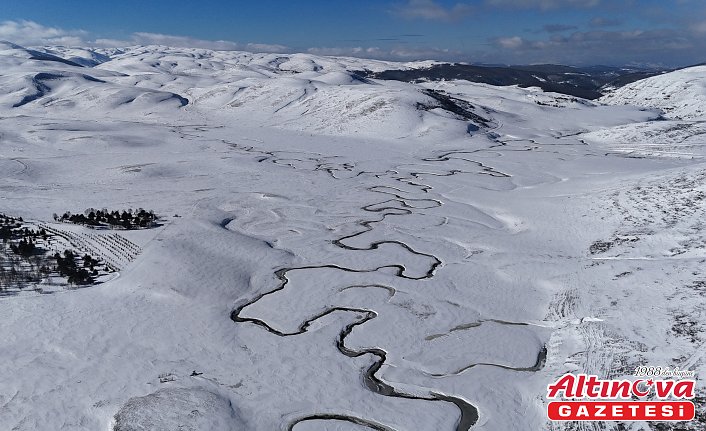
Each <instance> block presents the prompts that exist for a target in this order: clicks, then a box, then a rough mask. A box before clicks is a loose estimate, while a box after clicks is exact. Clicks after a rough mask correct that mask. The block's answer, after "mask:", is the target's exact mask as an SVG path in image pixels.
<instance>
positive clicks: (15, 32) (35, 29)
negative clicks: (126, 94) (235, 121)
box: [0, 21, 289, 52]
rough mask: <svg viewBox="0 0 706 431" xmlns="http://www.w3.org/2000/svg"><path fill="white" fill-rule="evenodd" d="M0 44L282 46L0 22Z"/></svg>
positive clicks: (258, 48)
mask: <svg viewBox="0 0 706 431" xmlns="http://www.w3.org/2000/svg"><path fill="white" fill-rule="evenodd" d="M0 40H7V41H9V42H13V43H16V44H18V45H23V46H41V45H45V46H51V45H64V46H98V47H105V48H119V47H125V46H130V45H167V46H174V47H181V48H204V49H213V50H225V51H233V50H243V51H257V52H285V51H288V49H289V48H287V47H286V46H284V45H273V44H264V43H245V44H243V43H238V42H231V41H227V40H203V39H196V38H192V37H187V36H173V35H168V34H160V33H147V32H137V33H133V34H132V35H130V37H129V38H128V39H126V40H118V39H106V38H98V39H91V35H90V33H88V32H87V31H85V30H65V29H62V28H57V27H46V26H43V25H41V24H38V23H36V22H33V21H3V22H0Z"/></svg>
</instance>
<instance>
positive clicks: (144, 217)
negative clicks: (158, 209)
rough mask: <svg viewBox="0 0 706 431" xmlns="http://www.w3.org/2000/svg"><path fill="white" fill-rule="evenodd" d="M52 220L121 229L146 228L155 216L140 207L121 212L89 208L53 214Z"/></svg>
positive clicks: (154, 224)
mask: <svg viewBox="0 0 706 431" xmlns="http://www.w3.org/2000/svg"><path fill="white" fill-rule="evenodd" d="M54 220H56V221H61V222H70V223H75V224H81V225H86V226H94V227H97V226H110V227H113V228H115V227H118V228H123V229H146V228H150V227H154V226H156V224H157V216H156V215H155V213H154V211H145V210H144V209H142V208H139V209H138V210H137V211H133V210H132V209H129V210H123V211H122V212H121V211H115V210H114V211H109V210H107V209H102V210H95V209H93V208H89V209H87V210H86V211H84V213H83V214H71V213H70V212H68V211H67V212H65V213H64V214H62V215H61V216H58V215H56V214H54Z"/></svg>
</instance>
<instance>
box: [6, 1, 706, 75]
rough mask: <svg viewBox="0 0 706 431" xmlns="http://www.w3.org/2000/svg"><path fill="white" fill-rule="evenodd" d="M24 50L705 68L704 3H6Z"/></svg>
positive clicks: (9, 30) (10, 26) (13, 37)
mask: <svg viewBox="0 0 706 431" xmlns="http://www.w3.org/2000/svg"><path fill="white" fill-rule="evenodd" d="M2 1H3V6H2V7H1V8H0V39H5V40H9V41H11V42H15V43H18V44H25V45H40V44H64V45H96V46H120V45H129V44H148V43H162V44H168V45H180V46H196V47H205V48H216V49H245V50H257V51H272V52H312V53H317V54H333V55H354V56H362V57H373V58H383V59H393V60H402V61H404V60H415V59H440V60H450V61H465V62H475V63H509V64H526V63H545V62H552V63H565V64H659V65H670V66H677V65H688V64H694V63H698V62H703V61H706V1H703V0H662V1H657V0H644V1H638V0H468V1H463V0H452V1H448V0H392V1H387V0H377V1H373V0H358V1H355V2H350V1H343V0H306V1H305V0H301V1H296V0H259V1H226V0H220V1H219V0H201V1H180V0H169V1H167V0H151V1H150V0H142V1H135V0H121V1H114V2H107V1H104V2H96V1H75V0H62V1H56V0H54V1H44V0H2Z"/></svg>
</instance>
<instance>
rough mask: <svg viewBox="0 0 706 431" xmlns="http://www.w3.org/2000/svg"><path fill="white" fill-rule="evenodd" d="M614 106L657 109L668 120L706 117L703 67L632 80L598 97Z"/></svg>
mask: <svg viewBox="0 0 706 431" xmlns="http://www.w3.org/2000/svg"><path fill="white" fill-rule="evenodd" d="M600 101H601V102H603V103H608V104H613V105H635V106H642V107H646V108H659V109H661V110H662V111H664V114H665V117H666V118H670V119H681V120H688V119H699V118H702V119H703V118H704V117H706V66H694V67H688V68H686V69H681V70H677V71H674V72H669V73H665V74H663V75H659V76H653V77H651V78H647V79H643V80H640V81H636V82H633V83H631V84H628V85H626V86H624V87H621V88H618V89H617V90H615V91H613V92H612V93H610V94H608V95H606V96H603V97H602V98H601V99H600Z"/></svg>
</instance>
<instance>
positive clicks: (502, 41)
mask: <svg viewBox="0 0 706 431" xmlns="http://www.w3.org/2000/svg"><path fill="white" fill-rule="evenodd" d="M495 42H496V43H497V44H498V45H499V46H500V47H501V48H504V49H517V48H519V47H521V46H522V45H524V43H525V41H524V39H522V38H521V37H519V36H512V37H501V38H499V39H497V40H496V41H495Z"/></svg>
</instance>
